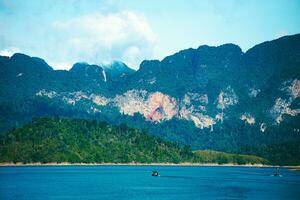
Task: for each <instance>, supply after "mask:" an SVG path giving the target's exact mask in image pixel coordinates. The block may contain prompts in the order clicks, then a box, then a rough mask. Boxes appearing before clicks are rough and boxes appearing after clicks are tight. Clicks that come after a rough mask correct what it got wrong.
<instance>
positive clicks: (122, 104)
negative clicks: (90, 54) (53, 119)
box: [0, 34, 300, 154]
mask: <svg viewBox="0 0 300 200" xmlns="http://www.w3.org/2000/svg"><path fill="white" fill-rule="evenodd" d="M0 73H1V74H0V129H1V130H2V131H6V130H8V129H10V128H12V127H20V126H22V125H23V124H24V123H26V122H29V121H31V119H32V117H34V116H63V117H77V118H86V119H95V120H100V121H107V122H108V123H113V124H121V123H126V124H128V126H130V127H135V128H141V129H148V130H149V132H150V133H151V134H153V135H156V136H160V137H163V138H165V139H168V140H171V141H175V142H178V143H179V144H184V145H190V146H191V148H192V149H213V150H219V151H226V152H239V153H244V152H246V151H247V152H257V153H258V152H259V150H258V149H264V148H266V147H267V148H268V147H270V146H272V145H273V146H276V144H281V145H283V146H284V145H288V144H289V142H291V141H295V142H298V141H300V116H299V113H300V98H299V97H300V34H296V35H291V36H285V37H282V38H279V39H276V40H272V41H268V42H264V43H261V44H258V45H256V46H254V47H253V48H251V49H249V50H248V51H246V52H243V51H242V50H241V48H240V47H238V46H237V45H235V44H224V45H221V46H218V47H210V46H207V45H204V46H200V47H199V48H197V49H186V50H182V51H180V52H178V53H175V54H174V55H170V56H167V57H166V58H164V59H163V60H161V61H159V60H148V61H147V60H146V61H143V62H142V63H141V65H140V68H139V70H137V71H132V70H130V69H129V68H128V67H127V66H126V65H125V64H123V63H120V62H114V63H112V64H110V65H107V66H101V65H90V64H87V63H77V64H75V65H74V66H73V67H72V69H71V70H69V71H63V70H53V69H52V68H51V67H50V66H48V65H47V64H46V63H45V61H43V60H42V59H38V58H33V57H29V56H26V55H22V54H15V55H14V56H12V57H10V58H9V57H0ZM251 148H252V150H251ZM249 149H250V150H249ZM282 149H284V148H282ZM269 154H271V151H270V153H269Z"/></svg>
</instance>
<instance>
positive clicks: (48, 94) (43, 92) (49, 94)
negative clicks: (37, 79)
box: [35, 89, 57, 99]
mask: <svg viewBox="0 0 300 200" xmlns="http://www.w3.org/2000/svg"><path fill="white" fill-rule="evenodd" d="M35 95H36V96H41V97H42V96H46V97H48V98H50V99H52V98H54V97H56V95H57V94H56V92H55V91H49V92H47V91H46V90H45V89H43V90H40V91H38V92H37V93H36V94H35Z"/></svg>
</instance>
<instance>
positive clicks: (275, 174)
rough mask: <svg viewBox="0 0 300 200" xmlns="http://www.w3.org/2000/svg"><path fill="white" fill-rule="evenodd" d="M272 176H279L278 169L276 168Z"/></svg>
mask: <svg viewBox="0 0 300 200" xmlns="http://www.w3.org/2000/svg"><path fill="white" fill-rule="evenodd" d="M273 176H281V174H280V173H279V167H277V168H276V172H274V174H273Z"/></svg>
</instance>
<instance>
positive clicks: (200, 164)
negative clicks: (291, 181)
mask: <svg viewBox="0 0 300 200" xmlns="http://www.w3.org/2000/svg"><path fill="white" fill-rule="evenodd" d="M19 166H20V167H23V166H186V167H194V166H195V167H196V166H198V167H259V168H261V167H280V166H277V165H264V164H243V165H238V164H234V163H226V164H217V163H188V162H185V163H69V162H61V163H56V162H51V163H41V162H36V163H21V162H17V163H10V162H7V163H0V167H19ZM282 167H286V168H291V169H300V166H282Z"/></svg>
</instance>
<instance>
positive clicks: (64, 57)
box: [0, 0, 300, 69]
mask: <svg viewBox="0 0 300 200" xmlns="http://www.w3.org/2000/svg"><path fill="white" fill-rule="evenodd" d="M296 33H300V0H189V1H186V0H123V1H121V0H26V1H24V0H0V55H6V56H11V55H12V54H13V53H16V52H20V53H25V54H27V55H30V56H35V57H41V58H43V59H44V60H45V61H46V62H47V63H48V64H49V65H51V66H52V67H53V68H54V69H70V68H71V67H72V65H73V64H74V63H76V62H88V63H91V64H106V63H110V62H112V61H113V60H120V61H123V62H125V63H126V64H127V65H129V66H130V67H131V68H134V69H138V68H139V64H140V63H141V62H142V61H143V60H145V59H147V60H149V59H159V60H161V59H163V58H164V57H166V56H168V55H171V54H174V53H176V52H178V51H180V50H182V49H187V48H197V47H198V46H200V45H204V44H206V45H211V46H218V45H222V44H225V43H234V44H237V45H239V46H240V47H241V48H242V50H243V51H247V50H248V49H249V48H251V47H253V46H254V45H256V44H258V43H261V42H264V41H268V40H273V39H276V38H279V37H281V36H284V35H292V34H296Z"/></svg>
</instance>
